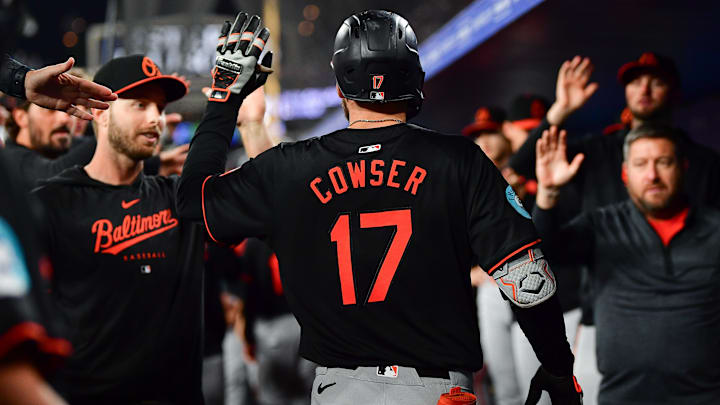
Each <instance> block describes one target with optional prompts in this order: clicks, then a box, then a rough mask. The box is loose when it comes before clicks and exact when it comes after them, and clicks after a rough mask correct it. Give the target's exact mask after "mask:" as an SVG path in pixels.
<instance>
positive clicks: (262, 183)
mask: <svg viewBox="0 0 720 405" xmlns="http://www.w3.org/2000/svg"><path fill="white" fill-rule="evenodd" d="M203 199H204V203H203V211H204V215H205V220H206V227H207V231H208V233H209V234H210V235H211V236H212V238H213V239H215V240H217V241H221V242H226V243H237V242H239V241H240V240H241V239H242V238H244V237H246V236H265V237H267V238H268V243H269V244H270V246H271V248H272V249H273V250H274V251H275V253H276V254H277V257H278V260H279V263H280V274H281V278H282V284H283V288H284V292H285V294H286V297H287V299H288V303H289V305H290V308H291V310H292V311H293V313H294V314H295V315H296V317H297V318H298V321H299V322H300V324H301V326H302V330H303V332H302V339H301V343H300V350H301V354H302V355H303V356H304V357H306V358H308V359H310V360H312V361H314V362H316V363H318V364H321V365H325V366H346V367H354V366H362V365H367V366H372V365H377V364H399V365H407V366H415V367H442V368H447V369H465V370H477V369H479V368H480V367H482V355H481V351H480V345H479V334H478V324H477V316H476V314H475V312H474V311H473V309H474V305H473V303H474V296H473V294H472V288H471V286H470V278H469V269H470V267H471V266H470V265H471V263H472V262H477V263H479V264H480V265H481V266H482V267H483V268H484V269H486V270H488V271H492V270H493V269H494V268H495V267H497V265H499V264H501V263H502V262H504V260H506V259H507V258H508V256H511V255H513V254H515V253H516V252H518V251H521V250H522V248H523V247H527V246H532V245H533V244H535V243H537V242H538V237H537V235H536V233H535V230H534V227H533V224H532V221H531V220H530V219H529V215H527V213H526V212H525V211H524V209H522V207H521V205H519V203H518V201H519V200H518V199H517V198H515V195H514V193H513V192H512V189H511V188H509V186H508V185H507V183H506V182H505V180H504V179H503V178H502V176H501V175H500V173H499V172H498V170H497V169H496V168H495V166H493V164H492V162H491V161H490V160H489V159H488V158H487V157H486V156H485V155H484V154H483V153H482V151H481V149H480V148H479V147H478V146H477V145H475V144H474V143H472V142H471V141H469V140H467V139H465V138H461V137H451V136H444V135H441V134H439V133H436V132H434V131H431V130H428V129H424V128H421V127H418V126H414V125H408V124H399V125H393V126H389V127H385V128H378V129H371V130H352V129H345V130H341V131H338V132H335V133H332V134H330V135H327V136H324V137H321V138H317V139H311V140H308V141H304V142H299V143H295V144H282V145H279V146H278V147H275V148H272V149H270V150H268V151H266V152H265V153H263V154H261V155H260V156H258V157H257V158H256V159H253V160H251V161H249V162H248V163H246V164H245V165H243V166H242V167H241V168H239V169H236V170H235V171H231V172H229V173H226V174H224V175H220V176H213V177H210V178H208V179H207V180H206V181H205V183H204V186H203Z"/></svg>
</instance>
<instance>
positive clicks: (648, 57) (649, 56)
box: [638, 52, 658, 66]
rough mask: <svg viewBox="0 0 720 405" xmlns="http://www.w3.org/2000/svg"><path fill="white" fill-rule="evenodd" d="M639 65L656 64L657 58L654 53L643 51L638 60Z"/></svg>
mask: <svg viewBox="0 0 720 405" xmlns="http://www.w3.org/2000/svg"><path fill="white" fill-rule="evenodd" d="M638 62H640V64H641V65H651V66H655V65H657V64H658V60H657V58H656V57H655V54H653V53H652V52H645V53H644V54H642V55H640V59H639V60H638Z"/></svg>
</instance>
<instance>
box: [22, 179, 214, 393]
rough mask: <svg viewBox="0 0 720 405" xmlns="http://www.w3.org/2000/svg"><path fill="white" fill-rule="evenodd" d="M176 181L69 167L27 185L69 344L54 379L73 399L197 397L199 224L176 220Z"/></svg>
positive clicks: (199, 363) (199, 324)
mask: <svg viewBox="0 0 720 405" xmlns="http://www.w3.org/2000/svg"><path fill="white" fill-rule="evenodd" d="M176 180H177V178H176V177H174V178H165V177H149V176H145V175H143V174H140V175H139V176H138V178H137V180H136V181H135V182H134V183H133V184H132V185H128V186H112V185H108V184H105V183H101V182H98V181H96V180H93V179H91V178H90V177H89V176H88V175H87V173H86V172H85V171H84V169H83V168H81V167H74V168H71V169H68V170H66V171H64V172H62V173H61V174H60V175H58V176H56V177H54V178H52V179H50V180H48V181H46V182H45V183H44V185H43V186H41V187H39V188H38V189H36V190H35V191H34V192H33V194H34V195H35V196H36V197H37V198H38V199H39V200H40V201H41V202H42V203H43V205H44V206H45V208H46V210H47V213H48V215H47V216H48V219H47V221H48V226H49V228H50V232H49V246H50V257H51V259H52V261H53V263H54V266H55V276H54V278H53V283H52V293H53V298H54V301H55V303H56V305H57V307H58V309H59V311H60V313H61V314H62V316H63V317H64V318H65V321H66V322H67V323H68V325H69V327H70V329H71V333H70V340H71V342H72V344H73V347H74V350H75V351H74V354H73V356H72V357H71V358H70V359H69V361H68V365H67V367H66V368H64V369H63V370H62V372H61V373H60V375H59V378H58V380H57V384H56V386H57V387H58V390H59V391H60V392H61V393H63V394H64V395H66V396H67V398H68V399H69V400H70V402H71V403H104V404H107V403H114V401H139V400H166V401H172V402H175V403H183V404H185V403H187V404H199V403H202V395H201V388H200V374H201V357H202V328H201V324H202V283H203V273H202V258H203V255H202V239H203V232H202V229H201V228H200V227H199V226H198V225H197V224H194V223H191V222H185V221H180V220H179V219H178V216H177V214H176V211H175V197H174V189H175V183H176Z"/></svg>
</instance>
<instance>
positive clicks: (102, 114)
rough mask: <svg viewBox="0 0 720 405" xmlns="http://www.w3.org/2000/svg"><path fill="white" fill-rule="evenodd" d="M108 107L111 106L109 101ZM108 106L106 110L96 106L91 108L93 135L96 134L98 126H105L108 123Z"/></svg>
mask: <svg viewBox="0 0 720 405" xmlns="http://www.w3.org/2000/svg"><path fill="white" fill-rule="evenodd" d="M110 108H112V103H110ZM110 108H108V109H107V110H99V109H97V108H93V109H92V115H93V116H94V117H95V118H94V119H93V128H94V129H95V136H97V135H98V128H107V126H108V123H109V122H110Z"/></svg>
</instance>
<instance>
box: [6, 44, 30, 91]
mask: <svg viewBox="0 0 720 405" xmlns="http://www.w3.org/2000/svg"><path fill="white" fill-rule="evenodd" d="M0 63H1V64H2V65H1V66H0V91H2V92H3V93H5V94H7V95H9V96H13V97H17V98H22V99H24V98H25V75H26V74H27V72H29V71H30V70H31V69H30V68H29V67H27V66H25V65H23V64H22V63H20V62H18V61H16V60H15V59H13V58H11V57H10V55H8V54H5V55H3V57H2V62H0Z"/></svg>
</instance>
